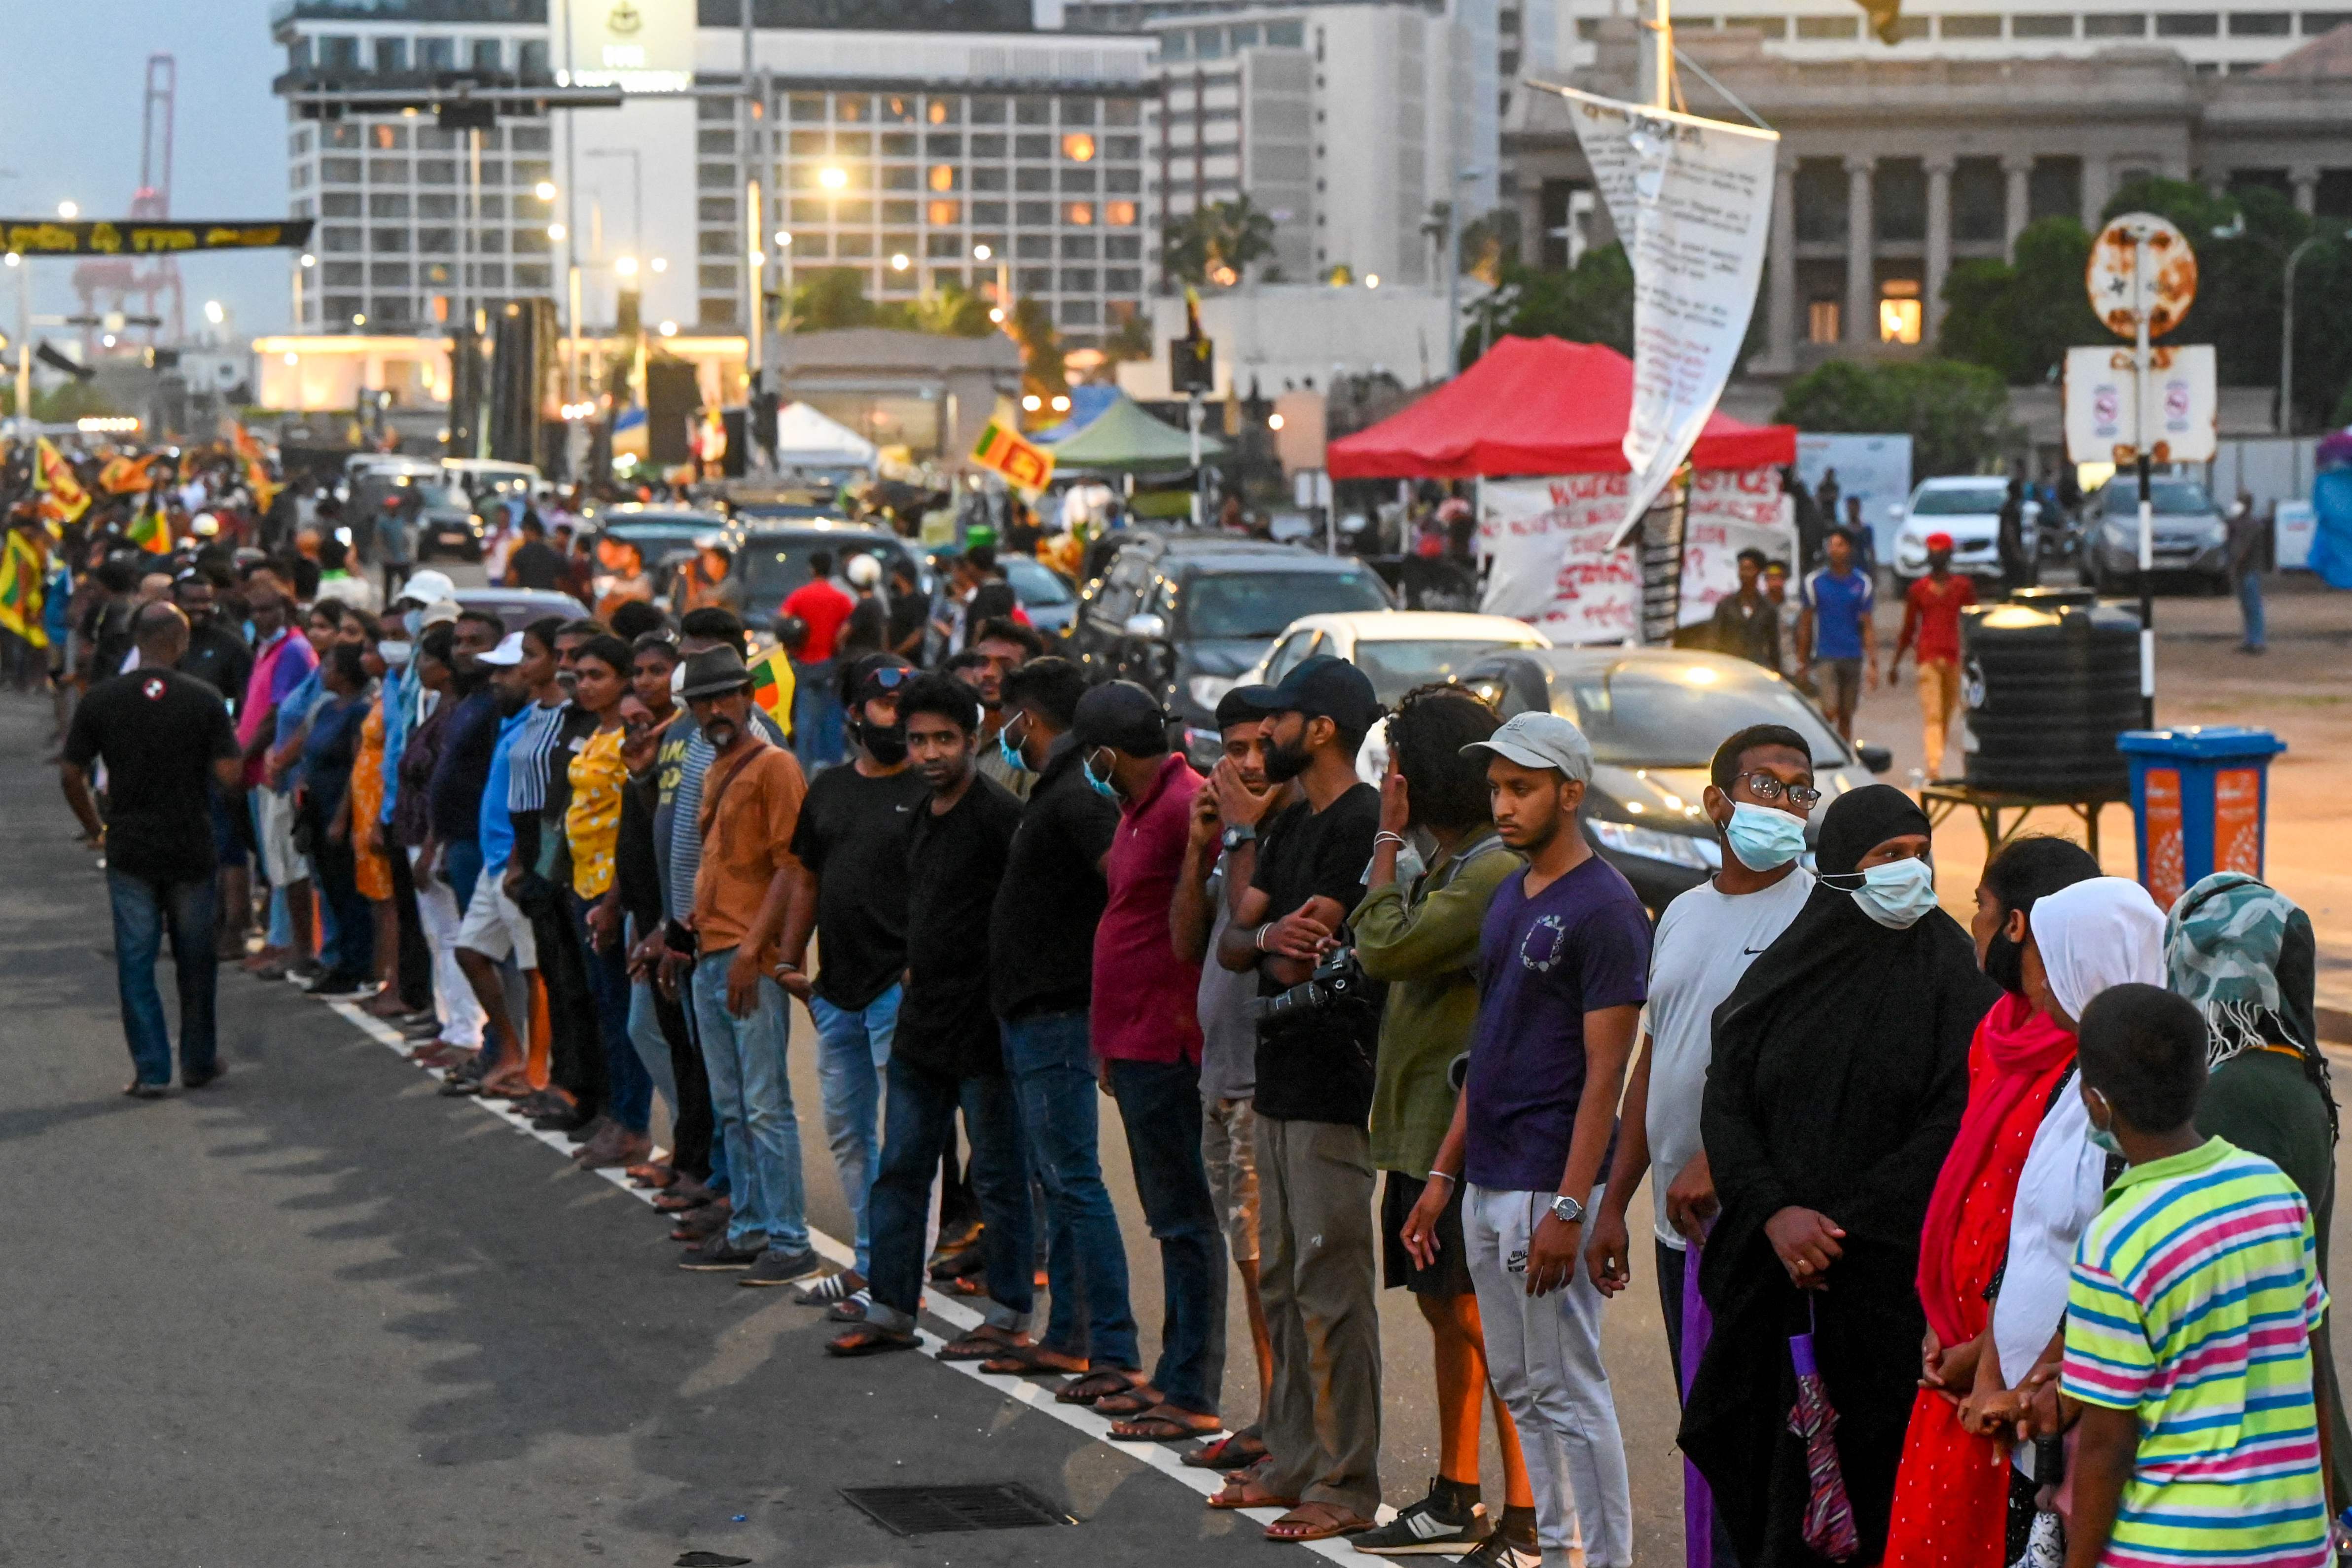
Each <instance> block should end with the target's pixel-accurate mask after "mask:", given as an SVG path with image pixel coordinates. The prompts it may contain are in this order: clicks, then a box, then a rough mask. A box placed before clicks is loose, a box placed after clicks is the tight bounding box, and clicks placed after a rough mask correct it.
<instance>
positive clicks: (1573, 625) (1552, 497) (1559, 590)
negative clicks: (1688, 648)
mask: <svg viewBox="0 0 2352 1568" xmlns="http://www.w3.org/2000/svg"><path fill="white" fill-rule="evenodd" d="M1632 483H1633V476H1632V475H1630V474H1565V475H1562V476H1560V477H1559V478H1557V479H1482V480H1480V481H1479V484H1478V554H1479V557H1480V559H1481V561H1482V562H1484V563H1485V581H1486V595H1485V597H1484V599H1483V600H1482V602H1481V603H1480V605H1479V608H1480V609H1482V610H1484V611H1485V612H1486V614H1488V615H1491V616H1517V617H1518V618H1519V619H1520V620H1523V621H1526V622H1527V623H1528V625H1530V626H1534V627H1535V628H1536V629H1537V630H1538V631H1540V632H1542V633H1543V634H1544V635H1545V636H1546V637H1549V638H1551V640H1552V641H1553V642H1555V643H1560V644H1577V643H1624V642H1633V641H1636V640H1638V639H1639V637H1640V635H1641V628H1642V566H1641V562H1640V560H1639V559H1638V558H1637V553H1636V551H1635V549H1634V547H1633V545H1632V544H1630V543H1628V544H1619V543H1616V542H1614V540H1615V534H1616V530H1617V520H1618V519H1619V518H1620V517H1621V516H1622V515H1623V513H1624V510H1625V500H1626V497H1627V496H1628V495H1629V494H1630V493H1631V488H1632ZM1750 548H1753V549H1758V550H1761V551H1763V552H1764V553H1765V555H1766V556H1767V557H1768V558H1769V559H1771V560H1776V561H1785V562H1788V563H1790V566H1791V568H1792V570H1793V568H1794V565H1795V560H1796V548H1797V531H1796V526H1795V523H1794V521H1793V520H1792V510H1791V507H1790V501H1789V498H1787V497H1786V496H1784V495H1782V494H1781V493H1780V473H1779V471H1778V470H1777V469H1774V468H1753V469H1749V470H1747V471H1745V472H1734V471H1731V470H1728V469H1724V470H1717V469H1709V470H1706V471H1705V472H1701V473H1695V474H1693V475H1692V476H1691V493H1690V507H1689V510H1688V512H1687V513H1686V514H1685V521H1684V523H1683V584H1682V590H1683V591H1682V610H1681V614H1680V616H1678V617H1677V618H1678V619H1679V620H1680V622H1681V624H1683V625H1684V626H1690V625H1692V624H1694V623H1696V622H1699V621H1704V620H1706V619H1707V618H1708V616H1712V615H1713V614H1714V613H1715V605H1716V602H1717V600H1719V599H1721V598H1722V597H1723V596H1724V595H1726V594H1728V593H1730V592H1732V591H1733V590H1734V589H1736V588H1737V587H1738V585H1739V565H1738V559H1739V552H1741V551H1742V550H1747V549H1750Z"/></svg>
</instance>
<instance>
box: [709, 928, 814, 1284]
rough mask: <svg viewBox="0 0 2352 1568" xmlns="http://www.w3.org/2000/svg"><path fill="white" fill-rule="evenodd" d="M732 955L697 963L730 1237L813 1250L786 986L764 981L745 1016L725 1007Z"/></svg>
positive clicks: (712, 955) (713, 955) (747, 1242)
mask: <svg viewBox="0 0 2352 1568" xmlns="http://www.w3.org/2000/svg"><path fill="white" fill-rule="evenodd" d="M734 962H735V950H734V949H733V948H731V947H730V948H723V949H721V950H720V951H719V952H706V953H704V954H703V955H702V956H701V957H700V958H699V959H698V960H697V961H696V963H695V965H694V1016H695V1021H696V1023H697V1024H698V1026H700V1029H701V1034H702V1059H703V1063H704V1065H705V1066H707V1067H708V1068H709V1069H710V1102H711V1106H712V1108H713V1109H714V1110H716V1111H717V1112H718V1115H719V1140H720V1142H723V1144H724V1145H725V1147H726V1150H727V1175H728V1183H729V1191H730V1194H731V1195H732V1197H733V1200H734V1205H735V1213H734V1217H733V1218H732V1219H730V1221H729V1222H728V1226H727V1239H728V1240H729V1241H730V1242H732V1243H733V1244H735V1245H736V1246H738V1247H746V1246H749V1245H750V1244H751V1237H755V1236H765V1237H767V1238H768V1245H769V1246H770V1247H775V1248H776V1249H777V1250H779V1251H782V1252H806V1251H807V1250H808V1244H809V1237H808V1210H807V1204H806V1199H805V1196H804V1194H803V1192H802V1190H801V1124H800V1120H799V1118H798V1117H796V1116H795V1115H794V1114H793V1081H792V1079H791V1078H790V1077H788V1076H787V1075H786V1073H785V1071H784V1045H785V1042H786V1041H787V1040H788V1039H789V1038H790V1036H791V1019H790V1016H789V1015H787V1014H786V1013H785V1011H784V989H783V987H782V986H781V985H778V984H776V983H775V982H774V981H772V980H771V979H769V978H768V977H767V976H766V975H764V974H763V975H761V977H760V1000H759V1005H757V1006H755V1007H753V1008H752V1009H751V1016H750V1017H748V1018H738V1017H737V1016H735V1015H734V1014H732V1013H730V1012H729V1011H728V1010H727V970H728V966H729V965H730V964H732V963H734Z"/></svg>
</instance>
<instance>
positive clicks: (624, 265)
mask: <svg viewBox="0 0 2352 1568" xmlns="http://www.w3.org/2000/svg"><path fill="white" fill-rule="evenodd" d="M613 270H614V271H615V272H617V273H619V274H620V275H621V276H622V277H624V278H635V276H636V275H637V258H635V257H634V256H624V257H622V258H620V259H619V260H617V261H615V262H614V263H613Z"/></svg>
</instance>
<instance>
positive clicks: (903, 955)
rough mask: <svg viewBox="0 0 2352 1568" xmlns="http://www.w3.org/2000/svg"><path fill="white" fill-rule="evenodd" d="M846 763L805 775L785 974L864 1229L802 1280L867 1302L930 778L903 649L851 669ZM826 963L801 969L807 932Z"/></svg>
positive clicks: (838, 1297) (835, 1301) (784, 943)
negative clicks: (875, 1197) (822, 1272)
mask: <svg viewBox="0 0 2352 1568" xmlns="http://www.w3.org/2000/svg"><path fill="white" fill-rule="evenodd" d="M914 675H915V670H914V668H913V667H911V666H910V665H908V663H907V661H906V660H905V659H902V658H899V657H898V655H896V654H889V653H877V654H868V655H867V656H866V658H861V659H859V660H858V661H857V662H856V664H854V665H852V666H850V667H849V668H848V669H847V670H846V671H845V679H844V680H843V682H842V690H841V692H840V693H839V696H840V699H841V702H842V705H843V707H844V708H845V710H846V711H847V714H848V720H849V722H848V725H847V732H848V739H849V742H850V765H849V766H847V767H845V768H827V769H825V770H824V772H823V773H819V774H817V775H816V777H815V779H814V780H813V781H812V782H811V783H810V784H809V793H808V798H807V799H806V800H804V801H803V802H802V803H801V815H800V820H799V823H798V825H797V826H795V827H794V828H793V856H794V858H797V859H798V860H799V861H800V863H801V865H802V866H803V868H805V870H806V871H807V875H806V876H804V877H803V878H802V879H801V880H800V885H799V886H798V887H797V888H796V889H793V901H792V904H791V907H790V908H789V909H787V910H785V913H784V931H783V936H782V940H781V942H780V943H779V951H780V952H781V953H782V963H779V964H778V965H777V973H776V979H777V981H778V983H779V984H782V986H783V988H784V989H785V990H787V991H789V992H791V993H792V994H793V995H795V996H797V997H799V998H800V999H801V1001H802V1002H803V1003H805V1004H806V1005H807V1006H808V1010H809V1016H810V1017H811V1018H812V1019H814V1021H815V1024H816V1041H817V1043H816V1068H817V1082H818V1085H819V1087H820V1089H822V1091H823V1095H824V1134H825V1142H827V1144H828V1145H830V1146H831V1148H832V1150H833V1162H834V1168H835V1172H836V1173H838V1174H839V1175H840V1177H841V1194H842V1197H843V1198H844V1199H845V1201H846V1202H847V1203H848V1205H849V1213H850V1217H851V1219H852V1221H853V1222H854V1226H855V1228H856V1253H857V1256H856V1264H855V1267H853V1268H850V1269H849V1270H847V1271H846V1272H845V1273H840V1274H833V1275H828V1276H827V1277H826V1278H824V1279H820V1280H818V1281H817V1282H816V1283H815V1284H814V1285H811V1286H809V1287H808V1288H807V1289H804V1290H803V1291H802V1292H801V1296H800V1300H802V1302H803V1304H807V1305H823V1306H825V1307H827V1308H835V1307H839V1308H841V1309H842V1310H843V1311H844V1313H845V1314H849V1313H855V1312H859V1311H862V1310H863V1309H864V1307H865V1305H866V1300H867V1298H866V1266H867V1262H868V1256H867V1234H866V1194H867V1193H868V1191H869V1190H870V1189H871V1188H872V1186H873V1184H874V1172H875V1168H876V1166H877V1164H878V1163H880V1153H881V1143H880V1139H879V1136H878V1133H877V1121H878V1118H879V1115H880V1111H881V1105H882V1079H883V1075H884V1072H885V1071H886V1069H887V1068H888V1066H889V1062H890V1042H891V1038H892V1037H893V1035H894V1034H895V1033H896V1032H897V1029H898V996H899V976H900V973H901V972H902V971H904V970H905V968H906V967H907V877H906V860H907V832H908V825H909V824H910V823H912V822H913V820H914V813H916V812H918V811H919V810H921V809H923V803H924V801H925V800H926V799H927V798H928V797H929V793H930V792H929V786H928V785H926V784H924V783H923V780H922V776H921V775H920V774H919V773H916V772H915V770H914V769H913V767H911V766H910V765H909V764H908V761H907V728H906V726H905V725H904V724H902V723H900V722H899V721H898V692H899V690H900V689H901V688H902V687H904V686H905V684H906V683H907V682H908V680H911V679H914ZM812 934H814V935H815V936H816V938H817V945H818V948H819V950H820V951H821V952H823V953H824V963H823V965H822V966H821V967H820V968H819V969H818V971H817V973H815V974H814V975H811V974H808V973H804V972H803V969H802V965H803V963H806V962H807V954H808V946H809V937H810V936H811V935H812Z"/></svg>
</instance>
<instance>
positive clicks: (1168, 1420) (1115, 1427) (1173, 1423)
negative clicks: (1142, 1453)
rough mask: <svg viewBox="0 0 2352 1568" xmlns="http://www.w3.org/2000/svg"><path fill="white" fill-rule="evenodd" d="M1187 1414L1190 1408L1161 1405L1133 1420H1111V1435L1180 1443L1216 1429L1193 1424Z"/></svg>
mask: <svg viewBox="0 0 2352 1568" xmlns="http://www.w3.org/2000/svg"><path fill="white" fill-rule="evenodd" d="M1095 1408H1096V1409H1097V1410H1100V1409H1101V1408H1102V1406H1101V1405H1096V1406H1095ZM1187 1415H1189V1413H1188V1412H1185V1411H1181V1410H1176V1409H1174V1408H1173V1407H1172V1406H1169V1405H1161V1406H1160V1407H1159V1408H1158V1409H1155V1410H1153V1411H1151V1412H1150V1413H1149V1414H1146V1415H1139V1416H1137V1417H1136V1418H1135V1419H1134V1420H1132V1421H1114V1422H1112V1423H1111V1424H1110V1435H1111V1436H1113V1437H1115V1438H1117V1439H1118V1440H1119V1441H1120V1442H1122V1443H1181V1442H1183V1441H1185V1440H1186V1439H1188V1438H1192V1437H1198V1436H1203V1435H1204V1434H1206V1433H1210V1432H1213V1431H1215V1430H1217V1428H1216V1427H1215V1426H1194V1425H1192V1424H1190V1423H1189V1422H1188V1421H1187V1419H1186V1417H1187ZM1191 1420H1192V1421H1193V1422H1198V1421H1211V1422H1213V1421H1215V1420H1216V1417H1215V1416H1213V1415H1195V1416H1192V1417H1191Z"/></svg>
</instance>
